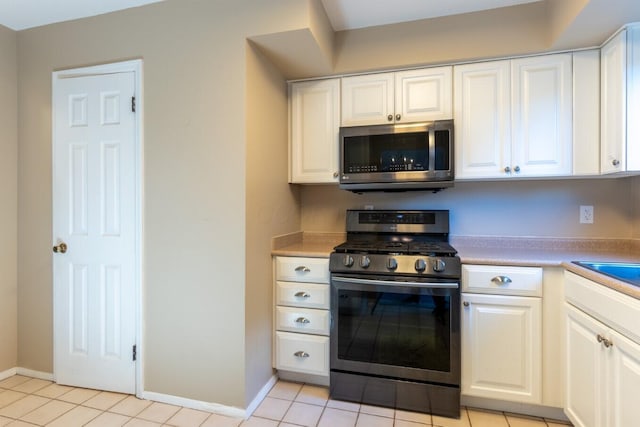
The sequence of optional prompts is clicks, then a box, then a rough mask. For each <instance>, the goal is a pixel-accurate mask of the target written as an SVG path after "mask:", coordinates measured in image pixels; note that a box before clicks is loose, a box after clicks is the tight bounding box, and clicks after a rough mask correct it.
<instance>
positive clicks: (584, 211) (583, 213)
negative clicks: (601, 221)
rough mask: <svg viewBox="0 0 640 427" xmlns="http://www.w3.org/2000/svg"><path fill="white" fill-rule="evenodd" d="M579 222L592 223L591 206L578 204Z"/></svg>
mask: <svg viewBox="0 0 640 427" xmlns="http://www.w3.org/2000/svg"><path fill="white" fill-rule="evenodd" d="M580 224H593V206H580Z"/></svg>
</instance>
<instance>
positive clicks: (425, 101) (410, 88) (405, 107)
mask: <svg viewBox="0 0 640 427" xmlns="http://www.w3.org/2000/svg"><path fill="white" fill-rule="evenodd" d="M451 72H452V67H436V68H425V69H420V70H410V71H402V72H398V73H396V75H395V97H396V101H395V121H396V122H399V123H406V122H419V121H432V120H446V119H451V118H453V111H452V100H451V97H452V89H453V87H452V81H451Z"/></svg>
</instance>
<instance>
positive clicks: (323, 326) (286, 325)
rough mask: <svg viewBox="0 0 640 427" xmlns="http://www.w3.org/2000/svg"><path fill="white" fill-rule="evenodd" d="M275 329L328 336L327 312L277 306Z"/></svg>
mask: <svg viewBox="0 0 640 427" xmlns="http://www.w3.org/2000/svg"><path fill="white" fill-rule="evenodd" d="M276 329H278V330H279V331H289V332H302V333H307V334H318V335H329V311H328V310H315V309H313V308H298V307H282V306H278V307H276Z"/></svg>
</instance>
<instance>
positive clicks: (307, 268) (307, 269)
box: [296, 265, 311, 273]
mask: <svg viewBox="0 0 640 427" xmlns="http://www.w3.org/2000/svg"><path fill="white" fill-rule="evenodd" d="M296 271H302V272H303V273H311V269H310V268H309V267H305V266H304V265H299V266H297V267H296Z"/></svg>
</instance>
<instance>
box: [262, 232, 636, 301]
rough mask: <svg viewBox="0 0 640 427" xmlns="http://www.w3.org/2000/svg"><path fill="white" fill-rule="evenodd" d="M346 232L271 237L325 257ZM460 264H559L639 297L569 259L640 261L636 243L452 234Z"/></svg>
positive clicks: (284, 251) (279, 252)
mask: <svg viewBox="0 0 640 427" xmlns="http://www.w3.org/2000/svg"><path fill="white" fill-rule="evenodd" d="M345 236H346V235H345V233H307V232H297V233H291V234H287V235H283V236H277V237H274V238H273V240H272V251H271V254H272V255H274V256H301V257H313V258H324V257H328V256H329V254H330V253H331V252H332V251H333V248H334V247H335V246H337V245H338V244H340V243H342V242H343V241H344V240H345ZM450 243H451V245H452V246H453V247H454V248H455V249H456V250H457V251H458V256H460V260H461V261H462V263H463V264H489V265H511V266H539V267H561V268H565V269H566V270H568V271H571V272H573V273H575V274H578V275H580V276H583V277H585V278H587V279H590V280H593V281H595V282H598V283H600V284H602V285H604V286H607V287H610V288H612V289H615V290H617V291H619V292H622V293H624V294H627V295H630V296H632V297H635V298H638V299H640V288H638V287H636V286H633V285H631V284H629V283H626V282H622V281H620V280H616V279H613V278H611V277H609V276H606V275H604V274H600V273H596V272H593V271H591V270H589V269H586V268H584V267H581V266H579V265H576V264H573V263H572V262H571V261H613V262H640V241H638V240H609V239H553V238H519V237H518V238H514V237H466V236H464V237H463V236H451V237H450Z"/></svg>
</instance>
